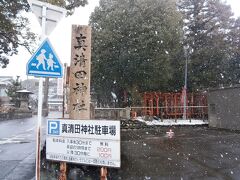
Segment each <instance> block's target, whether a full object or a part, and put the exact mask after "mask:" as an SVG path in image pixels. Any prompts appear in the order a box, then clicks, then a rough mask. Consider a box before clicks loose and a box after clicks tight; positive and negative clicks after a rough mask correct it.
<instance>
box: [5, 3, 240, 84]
mask: <svg viewBox="0 0 240 180" xmlns="http://www.w3.org/2000/svg"><path fill="white" fill-rule="evenodd" d="M226 2H227V3H228V4H231V6H232V9H233V12H234V13H235V16H240V0H227V1H226ZM98 3H99V0H89V5H87V6H86V7H84V8H78V9H77V10H76V11H75V13H74V15H72V16H71V17H67V18H63V19H62V20H61V21H60V23H59V24H58V25H57V27H56V28H55V30H54V31H53V32H52V34H51V35H50V37H49V38H50V41H51V43H52V45H53V47H54V50H55V51H56V53H57V55H58V57H59V58H60V60H61V62H62V64H63V63H68V64H70V56H71V55H70V54H71V52H70V49H71V40H70V39H71V25H72V24H79V25H87V24H88V20H89V16H90V14H91V12H93V11H94V8H95V7H96V6H97V5H98ZM30 20H31V26H32V31H33V32H35V33H37V34H39V35H40V34H41V27H40V25H39V23H38V21H37V19H36V17H35V16H34V15H33V14H31V15H30ZM30 58H31V55H30V54H29V53H28V52H27V51H26V50H24V49H23V48H19V54H18V55H15V56H12V57H10V63H9V64H8V66H7V68H5V69H1V68H0V76H14V78H15V77H16V76H17V75H19V76H20V77H21V79H22V80H23V79H27V76H26V64H27V62H28V60H29V59H30ZM29 78H32V77H29Z"/></svg>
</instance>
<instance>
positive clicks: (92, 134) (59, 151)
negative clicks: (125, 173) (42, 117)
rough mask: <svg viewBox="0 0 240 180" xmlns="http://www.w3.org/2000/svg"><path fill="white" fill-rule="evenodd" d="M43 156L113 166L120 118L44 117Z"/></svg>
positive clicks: (117, 151) (117, 155)
mask: <svg viewBox="0 0 240 180" xmlns="http://www.w3.org/2000/svg"><path fill="white" fill-rule="evenodd" d="M46 135H47V137H46V158H47V159H49V160H55V161H65V162H72V163H79V164H87V165H96V166H106V167H116V168H119V167H120V166H121V159H120V121H112V120H61V119H58V120H54V119H49V120H47V133H46Z"/></svg>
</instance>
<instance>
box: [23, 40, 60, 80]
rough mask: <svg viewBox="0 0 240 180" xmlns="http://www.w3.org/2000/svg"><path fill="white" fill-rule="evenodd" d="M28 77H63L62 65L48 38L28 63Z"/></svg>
mask: <svg viewBox="0 0 240 180" xmlns="http://www.w3.org/2000/svg"><path fill="white" fill-rule="evenodd" d="M27 75H30V76H39V77H62V64H61V62H60V60H59V58H58V57H57V54H56V53H55V51H54V49H53V48H52V45H51V43H50V41H49V39H48V38H47V39H46V40H44V41H43V43H42V44H41V45H40V46H39V48H38V50H37V51H36V52H35V53H34V55H33V56H32V57H31V59H30V60H29V61H28V63H27Z"/></svg>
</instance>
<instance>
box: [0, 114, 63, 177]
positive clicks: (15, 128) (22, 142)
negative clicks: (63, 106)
mask: <svg viewBox="0 0 240 180" xmlns="http://www.w3.org/2000/svg"><path fill="white" fill-rule="evenodd" d="M56 116H57V117H61V115H60V113H57V114H56V113H52V114H50V115H49V117H50V118H51V117H56ZM45 119H46V118H43V119H42V129H43V130H42V136H43V137H42V141H44V134H45V126H46V123H45V122H46V121H45ZM36 125H37V116H33V117H32V118H26V119H16V120H7V121H0V179H1V180H30V179H32V178H33V177H34V176H35V151H36V144H35V142H36Z"/></svg>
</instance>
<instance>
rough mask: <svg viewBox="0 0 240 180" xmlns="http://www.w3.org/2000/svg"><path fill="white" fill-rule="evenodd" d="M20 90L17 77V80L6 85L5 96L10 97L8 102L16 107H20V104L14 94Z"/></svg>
mask: <svg viewBox="0 0 240 180" xmlns="http://www.w3.org/2000/svg"><path fill="white" fill-rule="evenodd" d="M21 88H22V85H21V82H20V81H19V76H17V79H16V80H12V82H11V84H10V85H8V87H7V90H6V94H7V95H8V97H10V101H11V102H12V103H13V104H14V105H15V106H16V107H19V106H20V102H19V100H18V95H17V93H16V92H17V91H19V90H21Z"/></svg>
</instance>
